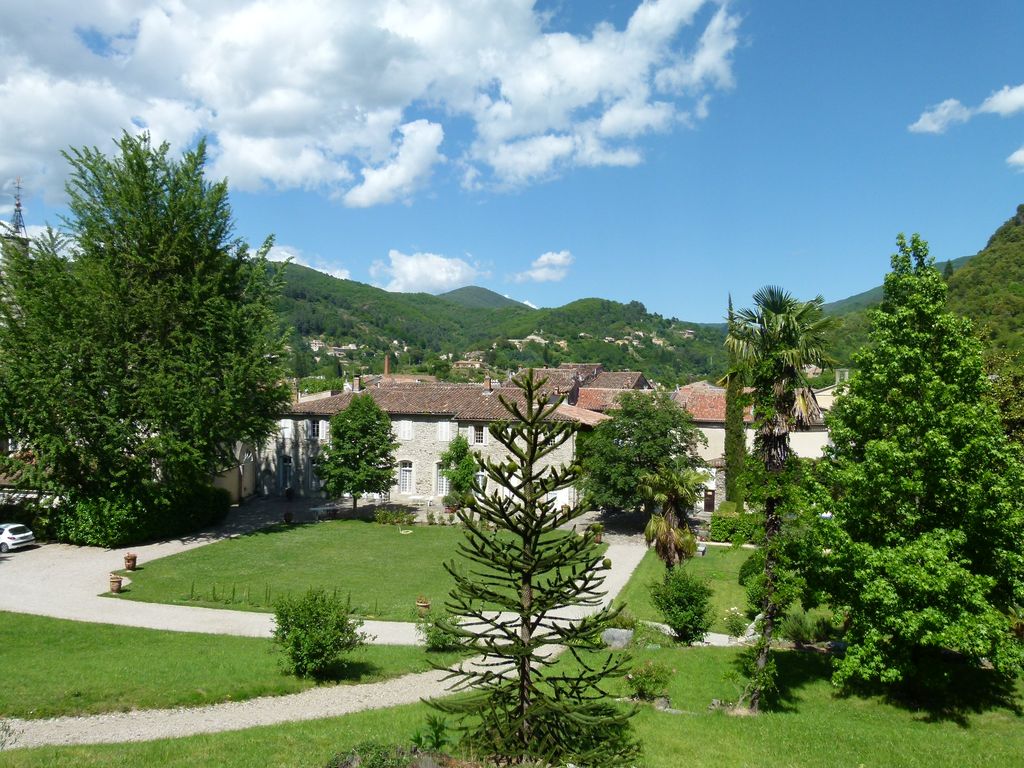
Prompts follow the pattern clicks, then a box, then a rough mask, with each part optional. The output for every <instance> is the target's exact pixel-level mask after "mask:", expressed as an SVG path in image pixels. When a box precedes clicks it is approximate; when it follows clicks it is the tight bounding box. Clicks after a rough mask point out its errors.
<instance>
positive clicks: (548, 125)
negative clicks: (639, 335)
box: [0, 0, 1024, 322]
mask: <svg viewBox="0 0 1024 768" xmlns="http://www.w3.org/2000/svg"><path fill="white" fill-rule="evenodd" d="M0 8H2V9H3V14H2V17H3V18H4V20H5V23H4V25H3V27H2V28H0V59H2V60H3V61H4V63H5V66H4V67H3V69H2V71H0V217H2V218H4V219H8V220H9V219H10V216H11V212H12V210H13V191H14V184H15V179H16V178H18V177H20V178H21V183H22V186H23V192H22V203H23V208H24V211H25V219H26V221H27V223H28V224H29V227H30V230H31V231H32V232H36V231H38V229H39V228H41V227H42V226H43V225H45V224H51V225H54V226H57V225H59V223H60V219H61V215H62V213H63V212H64V207H63V206H64V200H65V197H64V182H65V181H66V174H67V164H66V162H65V161H64V159H63V158H62V156H61V151H62V150H65V149H67V148H69V147H80V146H95V147H98V148H100V149H101V150H102V151H104V152H106V153H108V154H113V152H114V151H115V150H116V148H115V146H114V143H113V141H114V139H115V138H116V137H117V136H119V135H120V134H121V132H122V131H129V132H132V133H136V132H140V131H148V132H149V133H150V135H151V136H152V137H153V139H154V140H156V141H167V142H169V143H170V145H171V151H172V152H174V153H180V152H182V151H185V150H187V149H190V148H194V147H195V146H196V145H197V143H198V142H199V140H200V139H201V138H205V141H206V144H207V153H208V161H207V169H206V170H207V174H208V176H209V177H210V178H212V179H221V178H226V179H227V180H228V184H229V188H230V190H231V203H232V207H233V212H234V216H235V220H236V231H237V234H238V235H239V236H240V237H242V238H244V239H246V240H247V241H248V242H250V243H252V244H254V245H259V244H261V243H262V242H263V241H264V240H265V238H266V237H267V236H268V235H273V236H274V238H275V239H274V243H275V244H274V247H273V250H272V252H271V257H272V258H275V259H281V258H286V257H290V258H292V259H293V260H294V261H295V262H297V263H300V264H305V265H307V266H311V267H313V268H315V269H319V270H321V271H323V272H327V273H329V274H334V275H336V276H339V277H346V278H349V279H353V280H358V281H361V282H365V283H370V284H373V285H377V286H379V287H382V288H385V289H387V290H391V291H427V292H431V293H439V292H443V291H447V290H451V289H453V288H457V287H460V286H463V285H481V286H484V287H487V288H490V289H491V290H494V291H497V292H498V293H501V294H503V295H506V296H509V297H511V298H514V299H517V300H520V301H525V302H528V303H530V304H532V305H535V306H560V305H563V304H566V303H568V302H570V301H573V300H575V299H579V298H584V297H592V296H597V297H602V298H608V299H615V300H618V301H632V300H638V301H641V302H643V303H644V304H645V305H646V306H647V308H648V309H649V310H650V311H653V312H658V313H660V314H662V315H666V316H674V317H678V318H680V319H683V320H688V321H691V322H718V321H720V320H721V319H722V317H723V316H724V313H725V306H726V301H727V296H728V295H729V294H730V293H731V294H732V296H733V299H734V301H735V303H736V305H737V306H745V305H747V304H748V303H749V301H750V296H751V294H752V293H753V292H754V291H755V290H757V288H759V287H760V286H762V285H765V284H769V283H770V284H777V285H781V286H783V287H784V288H786V289H787V290H789V291H791V292H792V293H793V294H795V295H796V296H798V297H799V298H802V299H809V298H812V297H814V296H815V295H817V294H822V295H823V296H824V297H825V299H826V300H827V301H832V300H837V299H841V298H845V297H847V296H849V295H852V294H855V293H858V292H860V291H864V290H867V289H869V288H871V287H873V286H876V285H879V284H880V283H881V281H882V278H883V276H884V273H885V272H886V270H887V268H888V266H889V255H890V254H891V253H892V252H893V250H894V243H895V238H896V235H897V233H899V232H907V233H911V232H919V233H920V234H921V235H922V236H923V237H924V238H925V239H927V240H928V241H929V242H930V245H931V253H932V255H934V256H935V257H936V258H937V259H938V260H944V259H949V258H957V257H959V256H964V255H967V254H972V253H975V252H977V251H978V250H980V249H981V248H982V247H983V246H984V245H985V241H986V240H987V238H988V237H989V235H991V233H992V232H993V231H994V230H995V229H996V228H997V227H998V226H999V225H1000V224H1002V223H1003V222H1004V221H1005V220H1006V219H1008V218H1009V217H1010V216H1011V215H1012V214H1013V213H1014V211H1015V209H1016V206H1017V205H1018V204H1020V203H1024V46H1022V45H1021V44H1020V41H1021V39H1024V13H1022V12H1021V11H1022V8H1021V7H1020V0H986V1H985V2H982V3H979V2H968V1H967V0H962V1H961V0H942V1H940V2H935V0H929V1H928V2H924V1H923V0H900V2H892V0H886V1H884V2H883V1H881V0H877V1H876V0H862V1H861V2H856V3H847V2H821V0H773V1H769V0H760V1H758V0H643V1H641V0H615V1H614V2H613V1H611V0H536V2H532V1H531V0H323V1H322V2H316V1H314V0H290V2H279V1H278V2H263V1H258V0H224V1H223V2H217V3H207V2H200V1H199V0H162V1H153V0H148V1H144V2H117V1H115V0H97V2H89V3H82V2H79V1H78V0H74V1H64V0H35V1H34V2H32V3H14V2H13V0H0Z"/></svg>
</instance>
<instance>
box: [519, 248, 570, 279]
mask: <svg viewBox="0 0 1024 768" xmlns="http://www.w3.org/2000/svg"><path fill="white" fill-rule="evenodd" d="M573 261H574V259H573V257H572V254H571V253H570V252H569V251H548V252H547V253H542V254H541V255H540V256H538V257H537V258H536V259H534V260H533V264H531V265H530V268H529V269H528V270H526V271H525V272H519V273H517V274H516V275H514V276H513V277H512V279H513V280H515V281H516V282H517V283H525V282H531V283H553V282H558V281H559V280H564V279H565V277H566V276H567V275H568V274H569V267H570V266H572V263H573Z"/></svg>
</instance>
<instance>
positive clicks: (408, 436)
mask: <svg viewBox="0 0 1024 768" xmlns="http://www.w3.org/2000/svg"><path fill="white" fill-rule="evenodd" d="M395 429H396V431H397V432H398V439H399V440H412V421H411V420H409V419H401V420H399V421H396V422H395Z"/></svg>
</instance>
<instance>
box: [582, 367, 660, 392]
mask: <svg viewBox="0 0 1024 768" xmlns="http://www.w3.org/2000/svg"><path fill="white" fill-rule="evenodd" d="M586 386H587V387H588V388H590V387H598V388H604V389H650V386H651V385H650V384H649V383H648V381H647V378H646V377H645V376H644V375H643V374H642V373H640V371H602V372H601V373H599V374H597V376H596V377H595V378H594V380H593V381H590V382H588V383H587V385H586Z"/></svg>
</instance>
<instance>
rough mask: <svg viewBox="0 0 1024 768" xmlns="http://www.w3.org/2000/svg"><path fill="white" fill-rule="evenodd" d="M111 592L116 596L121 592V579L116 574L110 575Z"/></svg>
mask: <svg viewBox="0 0 1024 768" xmlns="http://www.w3.org/2000/svg"><path fill="white" fill-rule="evenodd" d="M110 591H111V592H113V593H114V594H115V595H116V594H117V593H118V592H120V591H121V577H120V576H118V575H117V574H116V573H112V574H110Z"/></svg>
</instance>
